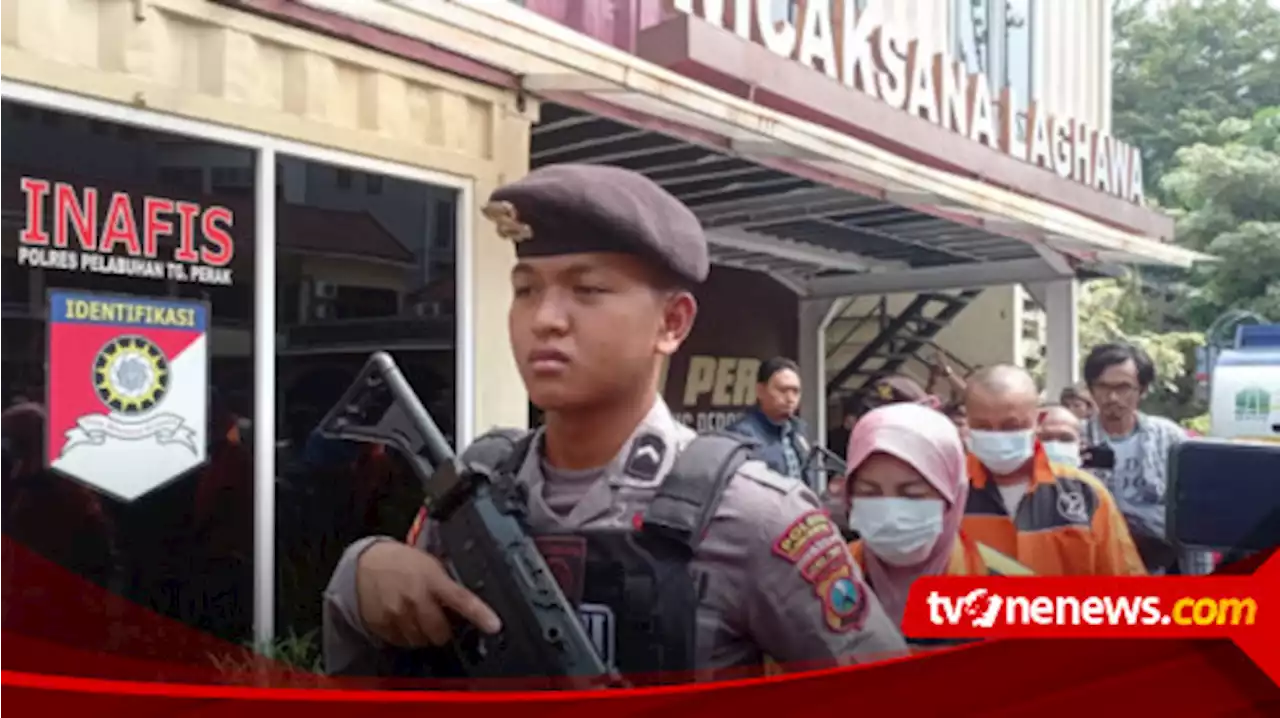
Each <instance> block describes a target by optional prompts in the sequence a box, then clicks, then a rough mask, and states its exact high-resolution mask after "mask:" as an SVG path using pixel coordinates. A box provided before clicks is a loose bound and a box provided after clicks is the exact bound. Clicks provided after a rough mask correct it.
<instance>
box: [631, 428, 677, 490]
mask: <svg viewBox="0 0 1280 718" xmlns="http://www.w3.org/2000/svg"><path fill="white" fill-rule="evenodd" d="M666 454H667V442H665V441H663V440H662V437H661V436H658V435H657V434H641V435H640V436H637V437H636V439H635V441H633V442H632V443H631V454H630V455H629V456H627V462H626V464H625V465H624V466H623V469H622V470H623V472H624V473H626V474H627V475H628V476H630V477H632V478H634V479H639V480H640V481H645V482H649V481H653V480H654V479H656V478H657V477H658V472H659V471H660V470H661V469H662V459H663V458H664V457H666Z"/></svg>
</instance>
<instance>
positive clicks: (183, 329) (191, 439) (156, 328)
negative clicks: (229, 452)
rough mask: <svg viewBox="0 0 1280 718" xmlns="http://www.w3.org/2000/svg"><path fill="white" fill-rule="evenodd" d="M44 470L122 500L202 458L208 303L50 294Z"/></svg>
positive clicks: (204, 444)
mask: <svg viewBox="0 0 1280 718" xmlns="http://www.w3.org/2000/svg"><path fill="white" fill-rule="evenodd" d="M49 312H50V316H49V356H48V361H49V397H48V407H49V420H48V425H47V432H48V433H47V436H46V437H45V446H46V452H47V456H46V458H47V461H48V465H49V466H50V468H53V469H55V470H57V471H59V472H61V473H63V474H66V475H68V476H71V477H73V478H76V479H78V480H80V481H82V482H84V483H86V484H89V485H90V486H93V487H95V488H97V489H99V490H100V491H103V492H105V493H107V494H110V495H112V496H115V497H118V498H120V499H122V500H124V501H132V500H133V499H136V498H138V497H139V496H142V495H143V494H146V493H147V492H149V491H152V490H154V489H156V488H157V487H159V486H161V485H162V484H164V483H166V482H168V481H170V480H172V479H174V478H176V477H178V476H180V475H181V474H183V473H185V472H187V471H189V470H191V469H193V468H195V467H197V466H199V465H200V464H202V463H204V461H205V458H206V454H207V446H206V443H207V440H206V435H207V432H208V426H207V424H208V391H209V385H208V349H207V336H206V334H207V329H208V316H209V312H208V308H207V306H206V305H205V304H204V303H202V302H192V301H179V300H155V299H142V298H137V297H126V296H118V295H103V294H86V293H80V292H64V291H53V292H50V294H49Z"/></svg>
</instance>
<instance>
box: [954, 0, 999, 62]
mask: <svg viewBox="0 0 1280 718" xmlns="http://www.w3.org/2000/svg"><path fill="white" fill-rule="evenodd" d="M952 9H953V12H954V18H953V19H954V23H953V24H954V32H955V43H954V47H955V54H956V59H958V60H960V61H961V62H963V63H964V66H965V69H966V70H967V71H968V72H969V73H970V74H986V73H987V68H988V66H989V65H990V47H991V42H990V39H991V32H990V29H991V3H990V1H989V0H953V5H952Z"/></svg>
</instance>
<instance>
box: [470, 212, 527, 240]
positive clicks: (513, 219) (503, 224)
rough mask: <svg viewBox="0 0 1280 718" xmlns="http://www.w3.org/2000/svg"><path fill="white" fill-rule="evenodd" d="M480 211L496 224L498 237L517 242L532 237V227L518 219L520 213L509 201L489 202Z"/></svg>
mask: <svg viewBox="0 0 1280 718" xmlns="http://www.w3.org/2000/svg"><path fill="white" fill-rule="evenodd" d="M481 212H482V214H484V216H485V217H487V218H488V219H489V221H491V222H493V223H494V225H496V227H497V229H498V236H499V237H502V238H503V239H509V240H511V241H512V242H515V243H517V244H518V243H520V242H523V241H525V240H527V239H532V238H533V228H532V227H530V226H529V225H527V224H525V223H524V222H521V221H520V214H519V213H518V212H516V207H515V205H513V204H511V203H510V202H490V203H488V204H486V205H485V206H484V209H483V210H481Z"/></svg>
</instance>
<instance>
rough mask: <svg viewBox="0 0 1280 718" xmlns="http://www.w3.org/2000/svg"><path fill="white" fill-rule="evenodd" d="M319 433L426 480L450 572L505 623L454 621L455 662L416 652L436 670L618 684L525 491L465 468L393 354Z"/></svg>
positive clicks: (372, 365)
mask: <svg viewBox="0 0 1280 718" xmlns="http://www.w3.org/2000/svg"><path fill="white" fill-rule="evenodd" d="M319 431H320V433H321V434H322V435H323V436H326V437H329V438H333V439H341V440H348V441H357V442H365V443H377V444H382V445H384V446H387V447H389V448H392V449H395V450H396V451H398V452H399V453H401V454H403V455H404V457H405V458H406V459H407V460H408V461H409V463H410V465H411V467H412V468H413V470H414V472H415V473H416V474H417V476H418V478H419V479H420V480H421V482H422V486H423V489H424V491H425V493H426V500H425V502H424V503H425V505H426V507H427V511H428V515H429V516H430V518H431V520H432V522H433V524H434V526H435V527H436V529H437V531H438V534H437V535H438V538H439V541H440V544H441V545H440V549H441V553H442V554H443V555H444V556H445V557H447V559H446V564H447V565H448V567H449V570H450V572H451V573H452V574H453V576H454V578H455V580H457V581H458V583H459V584H461V585H463V586H465V587H466V588H467V589H469V590H470V591H471V592H472V593H474V594H476V595H477V596H479V597H480V599H481V600H483V601H484V602H485V603H487V604H488V605H489V606H490V607H491V608H493V610H494V611H495V612H496V613H497V614H498V616H499V618H501V619H502V630H501V631H500V632H499V633H498V634H497V635H494V636H487V635H484V634H482V633H481V632H480V631H479V630H478V629H476V628H474V627H472V626H470V625H466V624H464V622H462V621H460V620H455V623H454V627H453V628H454V631H453V633H454V640H453V643H452V645H451V646H450V648H451V649H452V651H451V653H452V656H448V657H443V658H447V659H448V660H445V661H441V660H440V659H441V658H442V656H440V655H439V653H438V652H431V651H428V652H425V653H421V654H419V655H421V656H424V657H427V658H426V659H427V660H431V661H432V662H433V663H435V664H437V665H434V666H431V668H432V669H434V672H435V674H437V675H438V674H439V673H440V672H442V671H447V672H449V673H454V674H460V675H461V676H463V677H466V678H530V677H543V678H549V679H552V680H553V681H557V682H560V681H563V682H564V684H565V686H564V687H573V688H582V687H589V686H593V685H603V684H605V683H611V682H616V678H615V677H614V676H613V674H612V673H611V672H610V670H609V668H608V667H607V666H606V665H605V664H604V662H603V661H602V660H601V658H600V656H599V654H598V653H597V652H596V650H595V647H594V646H593V645H592V643H591V639H590V638H589V637H588V636H587V633H586V631H585V629H584V628H583V626H582V623H581V619H579V617H578V613H577V611H575V610H574V608H573V606H572V605H571V604H570V602H569V601H568V599H567V598H566V597H565V595H564V593H563V591H562V590H561V589H560V586H559V585H558V584H557V583H556V581H555V578H554V576H553V574H552V573H551V570H550V569H549V568H548V567H547V564H546V562H545V560H544V559H543V557H542V554H541V553H539V551H538V549H537V546H536V544H535V543H534V541H533V539H532V538H530V536H529V534H528V532H527V531H526V530H525V524H524V520H523V519H524V511H525V506H526V504H525V501H524V496H523V494H522V492H521V489H520V487H518V486H517V485H516V484H515V482H514V480H512V477H509V476H502V475H499V474H498V473H497V471H496V467H494V466H486V465H483V464H481V463H478V462H473V463H469V464H468V465H466V466H463V465H461V464H460V462H459V461H458V458H457V457H456V456H455V455H454V452H453V450H452V449H451V448H450V447H449V444H448V442H447V441H446V440H445V438H444V435H443V434H442V433H441V432H440V430H439V428H437V426H436V424H435V422H434V421H433V420H432V419H431V415H430V414H429V413H428V412H427V410H426V408H425V407H423V405H422V402H421V401H420V400H419V399H418V397H417V394H415V393H414V391H413V389H412V388H411V387H410V386H409V383H408V381H406V380H405V378H404V375H403V374H402V373H401V372H400V369H399V368H398V367H397V366H396V364H395V361H394V360H393V359H392V358H391V357H390V355H388V354H386V353H385V352H377V353H375V354H373V355H372V356H371V357H370V358H369V361H368V362H367V363H366V364H365V367H364V369H362V370H361V372H360V374H359V375H358V376H357V377H356V380H355V382H354V383H353V384H352V386H351V388H349V389H348V390H347V392H346V393H345V394H344V395H343V397H342V399H341V400H339V402H338V404H337V405H336V406H335V407H334V408H333V409H332V410H330V412H329V414H328V415H327V416H325V418H324V419H323V420H322V422H321V424H320V427H319ZM441 662H446V663H448V664H449V666H448V668H443V669H442V667H441V666H440V665H439V663H441Z"/></svg>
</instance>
